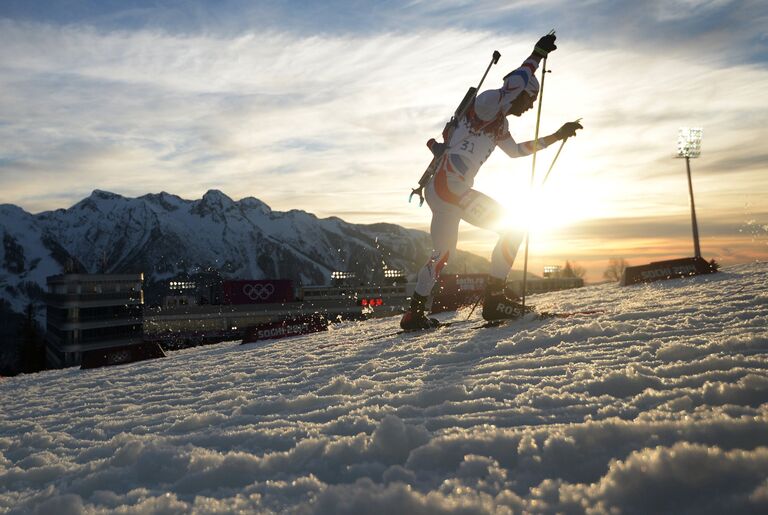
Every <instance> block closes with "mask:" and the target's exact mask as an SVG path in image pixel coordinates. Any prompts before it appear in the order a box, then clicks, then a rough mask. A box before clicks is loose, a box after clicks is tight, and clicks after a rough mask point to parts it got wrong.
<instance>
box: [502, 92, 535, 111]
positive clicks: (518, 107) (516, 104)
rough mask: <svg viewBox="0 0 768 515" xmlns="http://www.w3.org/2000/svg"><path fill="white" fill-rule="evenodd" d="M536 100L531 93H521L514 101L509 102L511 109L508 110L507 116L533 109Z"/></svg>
mask: <svg viewBox="0 0 768 515" xmlns="http://www.w3.org/2000/svg"><path fill="white" fill-rule="evenodd" d="M535 102H536V97H535V96H533V95H529V94H528V93H525V92H523V93H521V94H519V95H518V96H517V98H516V99H514V100H513V101H512V103H511V104H509V110H508V111H507V116H510V115H514V116H520V115H522V114H523V113H524V112H526V111H528V110H529V109H531V108H532V107H533V104H534V103H535Z"/></svg>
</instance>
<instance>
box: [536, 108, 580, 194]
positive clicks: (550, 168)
mask: <svg viewBox="0 0 768 515" xmlns="http://www.w3.org/2000/svg"><path fill="white" fill-rule="evenodd" d="M576 121H577V122H580V121H581V118H579V119H578V120H576ZM566 141H568V138H565V139H564V140H563V142H562V143H560V148H558V149H557V154H555V157H554V158H553V159H552V164H551V165H549V170H547V174H546V175H545V176H544V180H543V181H541V185H542V186H544V184H545V183H546V182H547V179H548V178H549V174H550V172H552V168H554V167H555V162H556V161H557V158H558V157H559V156H560V151H561V150H563V146H564V145H565V142H566Z"/></svg>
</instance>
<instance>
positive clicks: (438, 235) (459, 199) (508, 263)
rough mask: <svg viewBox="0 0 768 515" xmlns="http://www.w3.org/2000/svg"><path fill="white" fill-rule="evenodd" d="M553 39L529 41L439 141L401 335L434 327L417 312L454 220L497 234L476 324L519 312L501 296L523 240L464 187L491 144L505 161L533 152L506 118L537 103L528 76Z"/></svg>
mask: <svg viewBox="0 0 768 515" xmlns="http://www.w3.org/2000/svg"><path fill="white" fill-rule="evenodd" d="M555 39H556V38H555V35H554V34H549V35H546V36H544V37H542V38H541V39H539V41H538V42H537V43H536V45H535V47H534V50H533V53H532V54H531V55H530V56H529V57H528V58H527V59H526V60H525V61H524V62H523V64H522V65H521V66H520V67H519V68H517V69H516V70H514V71H513V72H511V73H509V74H508V75H506V76H505V77H504V84H503V86H502V87H501V88H500V89H490V90H486V91H483V92H482V93H480V94H479V95H477V97H476V98H475V100H474V104H473V105H472V106H471V107H470V109H469V110H468V112H467V114H466V116H464V117H463V118H462V119H460V120H458V126H457V127H456V130H455V131H454V132H453V135H452V136H451V138H450V141H446V142H445V143H446V144H447V149H446V151H445V152H444V154H443V156H442V158H441V161H440V163H439V166H438V168H437V171H436V172H435V174H434V176H433V177H432V179H431V180H430V181H429V183H428V184H427V186H426V188H425V198H426V201H427V204H428V205H429V208H430V209H431V210H432V223H431V227H430V232H431V236H432V249H433V250H432V254H431V255H430V257H429V260H428V261H427V263H426V264H425V265H424V266H423V267H422V268H421V270H420V271H419V274H418V279H417V284H416V290H415V292H414V294H413V297H411V305H410V308H409V309H408V311H406V312H405V314H404V315H403V318H402V319H401V320H400V326H401V327H402V328H403V329H405V330H418V329H427V328H430V327H433V326H434V325H436V321H435V320H434V319H430V318H428V317H427V316H426V314H425V303H426V301H427V299H428V297H429V294H430V292H431V291H432V288H433V286H434V285H435V283H436V282H437V279H438V277H439V275H440V271H441V270H442V269H443V267H444V266H445V264H446V263H447V262H448V259H449V257H450V255H451V253H453V252H455V250H456V243H457V241H458V234H459V222H460V221H461V220H464V221H466V222H468V223H470V224H472V225H474V226H477V227H480V228H483V229H490V230H493V231H496V232H497V233H498V234H499V240H498V243H497V244H496V247H495V248H494V249H493V252H492V254H491V270H490V277H489V279H488V283H487V285H486V289H485V293H484V296H483V318H485V319H486V320H500V319H505V318H514V317H516V316H518V315H519V314H520V311H519V303H518V302H517V301H516V300H515V299H514V298H510V297H508V296H507V294H506V292H505V284H506V280H507V274H508V273H509V271H510V269H511V268H512V264H513V263H514V260H515V255H516V254H517V250H518V247H519V246H520V244H521V242H522V240H523V234H522V233H521V232H520V231H517V230H512V229H510V228H507V227H501V226H500V224H501V222H502V220H503V219H504V209H503V208H502V206H501V205H500V204H499V203H498V202H496V201H495V200H493V199H492V198H490V197H488V196H487V195H485V194H483V193H480V192H479V191H477V190H474V189H472V184H473V182H474V178H475V175H476V174H477V172H478V170H479V169H480V167H481V166H482V164H483V163H484V162H485V161H486V160H487V159H488V156H490V155H491V153H492V152H493V150H494V149H495V148H496V147H497V146H498V147H501V149H502V150H503V151H504V152H505V153H506V154H507V155H508V156H509V157H523V156H527V155H530V154H532V153H533V147H534V142H533V141H526V142H524V143H517V142H515V140H514V139H513V138H512V135H511V134H510V133H509V124H508V122H507V116H521V115H522V114H523V113H525V112H526V111H528V110H529V109H531V108H532V107H533V105H534V103H535V101H536V98H537V97H538V93H539V81H538V80H537V79H536V76H535V75H534V73H535V71H536V69H537V68H538V67H539V62H540V61H541V59H542V58H544V57H546V56H547V54H549V53H550V52H552V51H554V50H555V49H557V47H556V46H555ZM582 128H583V127H582V126H581V124H580V123H578V122H568V123H566V124H564V125H563V126H562V127H560V129H558V131H557V132H555V133H553V134H550V135H549V136H545V137H543V138H539V140H538V143H537V150H541V149H543V148H546V147H548V146H549V145H551V144H552V143H555V142H557V141H560V140H563V139H566V138H569V137H572V136H575V135H576V131H577V130H578V129H582Z"/></svg>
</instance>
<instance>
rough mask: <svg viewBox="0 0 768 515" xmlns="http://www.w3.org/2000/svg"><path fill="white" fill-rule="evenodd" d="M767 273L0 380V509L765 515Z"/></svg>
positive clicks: (587, 293)
mask: <svg viewBox="0 0 768 515" xmlns="http://www.w3.org/2000/svg"><path fill="white" fill-rule="evenodd" d="M767 276H768V263H753V264H749V265H741V266H736V267H729V268H726V269H724V270H723V271H722V272H720V273H717V274H713V275H710V276H699V277H695V278H690V279H684V280H674V281H666V282H659V283H653V284H650V285H645V286H632V287H627V288H621V287H618V286H616V285H615V284H604V285H600V286H590V287H586V288H580V289H578V290H568V291H562V292H554V293H548V294H544V295H534V296H532V297H531V303H532V304H534V305H536V306H538V307H539V308H540V309H542V310H549V311H584V310H595V311H599V313H596V314H593V315H590V316H586V315H584V316H574V317H571V318H562V319H550V320H534V319H530V318H529V319H526V320H523V321H518V322H516V323H513V324H511V325H508V326H505V327H501V328H496V329H481V330H474V329H473V328H474V327H475V326H477V325H478V323H479V321H478V320H477V319H476V318H475V319H474V320H472V321H471V323H469V324H463V325H459V324H456V325H452V326H450V327H447V328H444V329H440V330H437V331H435V332H431V333H417V334H409V335H392V334H391V333H392V332H394V331H395V330H396V326H397V318H390V319H376V320H370V321H365V322H349V323H344V324H341V325H339V326H334V327H332V329H331V330H330V331H328V332H326V333H317V334H313V335H307V336H303V337H297V338H290V339H286V340H276V341H271V342H267V343H263V344H250V345H243V346H241V345H238V344H237V342H232V343H223V344H219V345H215V346H209V347H199V348H195V349H187V350H183V351H178V352H174V353H170V354H169V356H168V357H167V358H163V359H158V360H154V361H147V362H141V363H135V364H130V365H124V366H118V367H110V368H103V369H95V370H85V371H84V370H79V369H66V370H55V371H46V372H42V373H40V374H30V375H24V376H17V377H14V378H9V379H5V380H0V399H2V400H3V407H2V409H1V410H0V512H4V511H7V512H9V513H11V514H22V513H39V514H61V513H73V514H74V513H77V514H80V513H83V514H91V513H93V514H102V513H103V514H106V513H200V514H207V513H264V514H268V513H293V514H340V515H344V514H355V515H357V514H361V513H365V514H371V515H376V514H385V515H391V514H411V513H418V514H459V513H461V514H476V513H477V514H483V513H489V514H490V513H500V514H511V513H579V514H582V513H594V514H598V513H606V514H607V513H625V514H641V513H643V514H646V513H654V514H656V513H670V514H697V515H701V514H722V513H733V514H735V513H755V514H757V513H768V479H767V478H768V330H767V329H766V328H767V327H768V281H766V277H767ZM466 314H467V313H466V312H460V313H458V314H456V315H453V316H454V317H455V318H456V319H458V320H461V319H464V318H465V316H466ZM442 316H451V315H450V314H444V315H442ZM475 317H477V313H476V314H475ZM386 335H389V336H386ZM382 336H384V337H382Z"/></svg>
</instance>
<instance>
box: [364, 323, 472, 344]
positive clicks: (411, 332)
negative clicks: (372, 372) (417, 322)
mask: <svg viewBox="0 0 768 515" xmlns="http://www.w3.org/2000/svg"><path fill="white" fill-rule="evenodd" d="M470 322H474V320H450V321H448V322H440V323H439V324H438V325H436V326H434V327H427V328H424V329H410V330H407V329H400V330H399V331H393V332H390V333H385V334H379V335H376V336H372V337H370V338H368V339H367V340H366V341H369V342H370V341H375V340H383V339H384V338H390V337H394V336H400V335H417V334H426V333H432V332H434V331H437V330H439V329H444V328H446V327H451V326H457V325H464V324H469V323H470Z"/></svg>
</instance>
